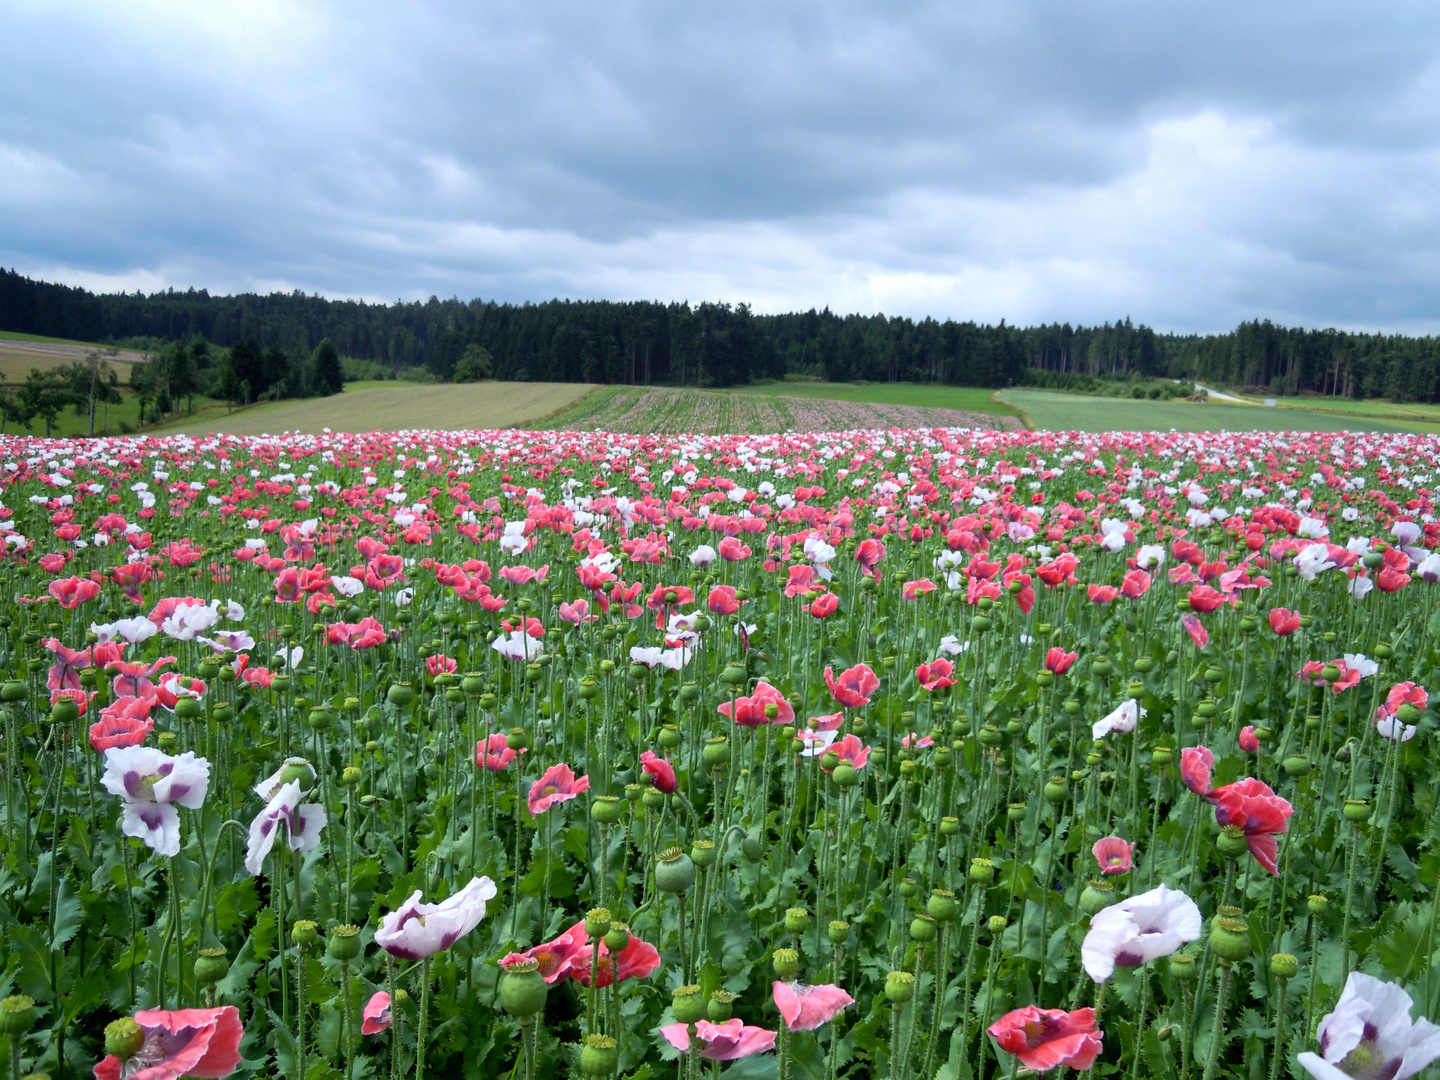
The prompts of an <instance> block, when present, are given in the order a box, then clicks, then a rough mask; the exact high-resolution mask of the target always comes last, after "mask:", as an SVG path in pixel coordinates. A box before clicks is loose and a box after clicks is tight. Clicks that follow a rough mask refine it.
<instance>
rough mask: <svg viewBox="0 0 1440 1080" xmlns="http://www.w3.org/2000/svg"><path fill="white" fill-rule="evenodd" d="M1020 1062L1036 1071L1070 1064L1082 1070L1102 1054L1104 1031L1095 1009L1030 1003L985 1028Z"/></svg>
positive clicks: (1003, 1048)
mask: <svg viewBox="0 0 1440 1080" xmlns="http://www.w3.org/2000/svg"><path fill="white" fill-rule="evenodd" d="M985 1030H986V1031H988V1032H989V1033H990V1035H991V1036H993V1037H994V1039H995V1041H996V1042H997V1043H998V1044H999V1045H1000V1049H1002V1050H1004V1051H1006V1052H1007V1053H1011V1054H1014V1055H1015V1056H1016V1057H1018V1058H1019V1059H1020V1064H1022V1065H1024V1066H1025V1067H1026V1068H1027V1069H1034V1070H1035V1071H1036V1072H1049V1071H1050V1070H1051V1069H1053V1068H1055V1067H1056V1066H1060V1065H1068V1066H1069V1067H1070V1068H1072V1069H1075V1070H1076V1071H1077V1072H1083V1071H1085V1070H1086V1069H1089V1068H1090V1066H1091V1065H1093V1064H1095V1059H1096V1058H1097V1057H1099V1056H1100V1051H1101V1049H1102V1042H1103V1040H1104V1038H1105V1035H1104V1032H1102V1031H1099V1030H1098V1029H1097V1028H1096V1027H1095V1010H1094V1009H1077V1010H1075V1011H1074V1012H1066V1011H1065V1010H1064V1009H1040V1008H1036V1007H1035V1006H1034V1005H1027V1006H1025V1008H1023V1009H1016V1010H1015V1011H1014V1012H1008V1013H1006V1014H1005V1015H1004V1016H1002V1017H1000V1019H999V1020H996V1021H995V1022H994V1023H993V1024H991V1025H990V1026H989V1027H988V1028H986V1029H985Z"/></svg>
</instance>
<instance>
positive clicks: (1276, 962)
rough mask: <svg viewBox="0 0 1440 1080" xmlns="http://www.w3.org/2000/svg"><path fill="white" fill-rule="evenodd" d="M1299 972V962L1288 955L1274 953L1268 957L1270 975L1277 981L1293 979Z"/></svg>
mask: <svg viewBox="0 0 1440 1080" xmlns="http://www.w3.org/2000/svg"><path fill="white" fill-rule="evenodd" d="M1299 970H1300V962H1299V961H1298V960H1296V959H1295V957H1293V956H1291V955H1290V954H1289V953H1276V954H1275V955H1274V956H1272V957H1270V974H1271V975H1274V976H1275V977H1276V978H1277V979H1293V978H1294V977H1295V974H1296V972H1298V971H1299Z"/></svg>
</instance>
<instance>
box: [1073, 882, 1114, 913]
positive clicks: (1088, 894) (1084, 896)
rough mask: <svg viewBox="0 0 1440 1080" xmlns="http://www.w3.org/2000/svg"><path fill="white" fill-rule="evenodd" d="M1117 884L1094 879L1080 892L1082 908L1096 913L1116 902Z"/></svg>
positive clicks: (1087, 911) (1086, 911)
mask: <svg viewBox="0 0 1440 1080" xmlns="http://www.w3.org/2000/svg"><path fill="white" fill-rule="evenodd" d="M1115 900H1116V896H1115V886H1114V885H1112V884H1111V883H1110V882H1108V881H1092V882H1090V884H1088V885H1086V886H1085V891H1084V892H1082V893H1081V894H1080V910H1081V911H1083V912H1085V914H1086V915H1096V914H1099V913H1100V912H1102V911H1104V910H1105V909H1106V908H1107V907H1109V906H1110V905H1111V904H1113V903H1115Z"/></svg>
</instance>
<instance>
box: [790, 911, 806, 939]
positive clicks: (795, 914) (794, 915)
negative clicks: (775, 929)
mask: <svg viewBox="0 0 1440 1080" xmlns="http://www.w3.org/2000/svg"><path fill="white" fill-rule="evenodd" d="M809 929H810V912H809V911H807V910H806V909H805V908H803V907H792V908H786V909H785V932H786V933H787V934H795V935H797V936H798V935H800V934H803V933H805V931H806V930H809Z"/></svg>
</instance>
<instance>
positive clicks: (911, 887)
mask: <svg viewBox="0 0 1440 1080" xmlns="http://www.w3.org/2000/svg"><path fill="white" fill-rule="evenodd" d="M917 891H918V888H917V886H916V884H915V879H914V878H908V877H907V878H905V879H903V880H902V881H901V882H900V895H901V896H903V897H905V899H906V900H909V899H910V898H911V897H912V896H914V895H915V893H916V892H917Z"/></svg>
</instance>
